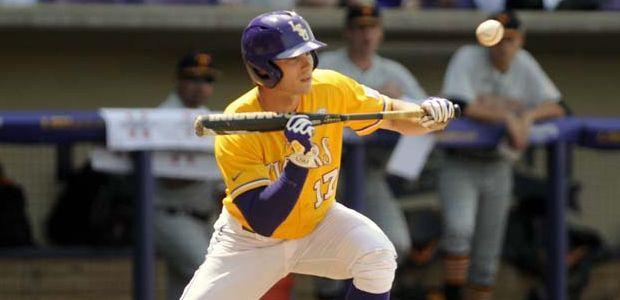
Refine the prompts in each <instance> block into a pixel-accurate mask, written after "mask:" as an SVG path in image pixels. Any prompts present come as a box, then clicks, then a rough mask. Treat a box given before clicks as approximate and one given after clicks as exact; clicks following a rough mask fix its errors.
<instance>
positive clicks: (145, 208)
mask: <svg viewBox="0 0 620 300" xmlns="http://www.w3.org/2000/svg"><path fill="white" fill-rule="evenodd" d="M132 154H133V160H134V170H135V171H134V172H135V175H136V182H137V189H138V191H137V192H138V193H137V196H138V197H137V199H136V203H135V206H134V207H135V213H134V216H135V221H134V226H135V242H134V245H135V247H134V254H133V256H134V269H133V276H134V287H133V288H134V291H133V293H134V299H136V300H152V299H155V246H154V238H153V216H154V207H153V187H154V179H153V174H152V172H151V171H152V168H151V152H150V151H138V152H133V153H132Z"/></svg>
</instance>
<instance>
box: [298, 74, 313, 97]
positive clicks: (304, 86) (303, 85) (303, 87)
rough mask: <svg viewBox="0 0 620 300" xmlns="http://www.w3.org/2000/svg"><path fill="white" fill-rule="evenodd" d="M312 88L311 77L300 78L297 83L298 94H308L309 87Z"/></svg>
mask: <svg viewBox="0 0 620 300" xmlns="http://www.w3.org/2000/svg"><path fill="white" fill-rule="evenodd" d="M311 88H312V78H309V79H306V80H301V81H300V84H299V92H300V94H308V93H310V89H311Z"/></svg>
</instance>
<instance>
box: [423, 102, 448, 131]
mask: <svg viewBox="0 0 620 300" xmlns="http://www.w3.org/2000/svg"><path fill="white" fill-rule="evenodd" d="M421 106H422V109H424V110H425V111H426V113H427V114H428V115H427V116H425V117H423V118H422V120H421V122H420V124H421V125H422V126H424V127H425V128H428V129H433V130H434V129H440V128H443V127H445V126H446V125H447V124H448V121H449V120H450V119H453V118H454V114H455V109H454V103H452V102H450V101H449V100H448V99H444V98H439V97H429V98H428V99H426V100H424V102H422V105H421Z"/></svg>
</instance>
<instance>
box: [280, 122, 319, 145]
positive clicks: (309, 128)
mask: <svg viewBox="0 0 620 300" xmlns="http://www.w3.org/2000/svg"><path fill="white" fill-rule="evenodd" d="M284 135H285V136H286V139H287V140H288V141H289V143H291V144H292V145H293V144H294V142H297V143H299V144H300V145H301V146H303V147H304V153H306V152H308V151H310V149H312V143H311V142H310V138H312V136H313V135H314V126H313V125H312V122H310V118H308V116H306V115H294V116H293V117H291V118H290V119H289V120H288V122H286V128H285V129H284ZM293 147H295V146H294V145H293Z"/></svg>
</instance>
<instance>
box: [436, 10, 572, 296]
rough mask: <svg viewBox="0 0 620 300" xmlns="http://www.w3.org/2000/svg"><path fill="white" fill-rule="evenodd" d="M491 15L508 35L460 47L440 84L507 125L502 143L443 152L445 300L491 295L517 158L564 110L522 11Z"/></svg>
mask: <svg viewBox="0 0 620 300" xmlns="http://www.w3.org/2000/svg"><path fill="white" fill-rule="evenodd" d="M491 18H492V19H496V20H498V21H499V22H500V23H502V24H503V25H504V28H505V34H504V37H503V39H502V40H501V41H500V43H499V44H497V45H495V46H492V47H490V48H485V47H482V46H474V45H468V46H464V47H462V48H460V49H459V50H458V51H457V52H456V53H455V54H454V55H453V57H452V59H451V60H450V63H449V65H448V68H447V72H446V74H445V78H444V83H443V88H442V95H443V96H446V97H448V98H449V99H451V100H452V101H454V102H455V103H458V104H460V106H461V108H462V109H463V115H464V116H465V117H468V118H471V119H474V120H478V121H481V122H488V123H499V124H503V125H505V126H506V132H507V137H506V142H505V143H502V144H501V146H500V147H498V148H493V149H456V148H454V149H445V151H444V152H445V160H444V164H443V166H442V167H441V171H440V176H439V194H440V199H441V204H442V211H443V214H442V215H443V225H444V226H443V238H442V242H441V246H442V249H443V253H444V258H443V266H444V281H445V285H444V288H445V294H446V299H447V300H453V299H467V300H471V299H480V300H483V299H491V297H492V290H493V286H494V284H495V274H496V272H497V268H498V267H497V265H498V260H499V255H500V253H501V246H502V241H503V236H504V231H505V225H506V219H507V213H508V208H509V205H510V200H511V193H512V181H513V174H512V165H513V162H514V161H515V159H517V158H518V157H519V155H518V154H519V153H520V152H521V151H523V150H525V149H526V148H527V146H528V136H529V133H530V127H531V125H532V124H533V123H534V122H536V121H538V120H543V119H549V118H555V117H561V116H563V115H564V114H565V110H564V108H563V106H562V105H560V97H561V95H560V92H559V91H558V89H557V88H556V86H555V85H554V84H553V82H552V81H551V80H550V79H549V77H548V76H547V74H545V72H544V71H543V70H542V68H541V67H540V65H539V64H538V63H537V62H536V60H535V59H534V58H533V57H532V55H531V54H530V53H528V52H527V51H526V50H524V49H522V45H523V42H524V33H523V30H522V28H521V25H520V24H521V23H520V22H519V20H518V19H517V16H516V15H515V14H514V13H513V12H509V11H506V12H502V13H498V14H495V15H493V16H491ZM502 149H503V151H502ZM515 154H517V155H515ZM465 286H466V288H464V287H465Z"/></svg>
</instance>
